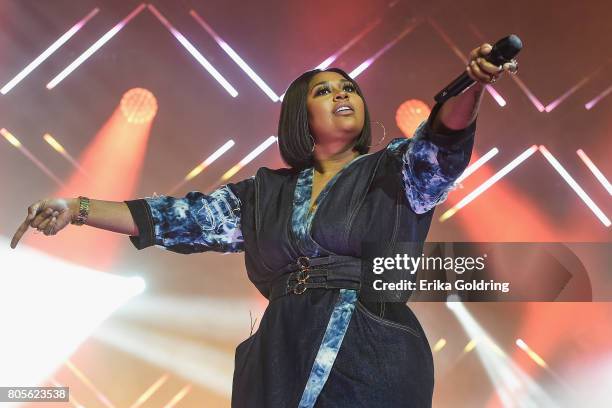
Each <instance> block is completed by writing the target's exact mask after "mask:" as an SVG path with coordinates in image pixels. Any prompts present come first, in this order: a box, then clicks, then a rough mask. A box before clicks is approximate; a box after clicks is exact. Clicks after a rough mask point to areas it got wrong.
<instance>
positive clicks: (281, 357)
mask: <svg viewBox="0 0 612 408" xmlns="http://www.w3.org/2000/svg"><path fill="white" fill-rule="evenodd" d="M490 50H491V46H490V45H489V44H483V45H482V46H481V47H478V48H475V49H474V50H473V51H472V52H471V54H470V62H469V64H468V66H467V67H466V72H467V73H468V75H469V76H470V77H471V78H472V79H474V80H475V81H476V84H475V85H474V86H472V87H471V88H469V89H468V90H467V91H466V92H464V93H462V94H461V95H459V96H457V97H454V98H451V99H450V100H448V101H447V102H445V103H443V104H437V105H436V106H435V107H434V108H433V110H432V112H431V114H430V116H429V119H428V120H427V121H426V122H424V123H422V124H421V125H420V126H419V128H418V129H417V131H416V133H415V136H414V137H413V138H410V139H408V138H397V139H393V140H392V141H391V142H390V143H388V144H387V145H386V147H385V148H383V149H381V150H379V151H377V152H376V153H370V154H368V151H369V148H370V147H371V146H372V143H371V138H370V118H369V114H368V109H367V105H366V103H365V100H364V97H363V94H362V92H361V90H360V88H359V86H358V85H357V83H356V82H355V81H354V80H353V79H351V78H350V77H349V76H348V75H347V74H346V73H345V72H344V71H342V70H340V69H335V68H331V69H327V70H325V71H320V70H313V71H308V72H306V73H304V74H302V75H301V76H300V77H299V78H297V79H296V80H295V81H293V82H292V83H291V85H290V86H289V88H288V90H287V92H286V95H285V98H284V100H283V103H282V106H281V114H280V120H279V125H278V142H279V147H280V152H281V155H282V157H283V159H284V161H285V162H286V163H287V164H288V166H289V167H288V168H283V169H278V170H271V169H268V168H260V169H259V170H258V171H257V174H256V175H255V176H253V177H251V178H249V179H246V180H243V181H240V182H237V183H230V184H227V185H224V186H221V187H220V188H218V189H217V190H215V191H213V192H211V193H210V194H203V193H201V192H197V191H192V192H189V193H188V194H187V195H186V196H185V197H183V198H174V197H170V196H154V197H146V198H144V199H138V200H132V201H125V202H110V201H101V200H90V199H88V198H85V197H79V198H76V199H71V198H64V199H61V198H55V199H46V200H42V201H38V202H36V203H34V204H32V205H31V206H30V207H29V208H28V216H27V218H26V220H25V221H24V222H23V224H22V225H21V226H20V227H19V229H18V230H17V232H16V233H15V236H14V237H13V240H12V242H11V247H13V248H15V246H16V245H17V242H18V241H19V239H20V238H21V236H22V235H23V234H24V233H25V231H26V230H27V228H28V227H32V228H36V229H37V230H39V231H42V232H44V234H45V235H54V234H56V233H57V232H59V231H60V230H61V229H63V228H64V227H66V225H68V224H70V223H72V224H76V225H83V224H87V225H89V226H92V227H96V228H102V229H106V230H109V231H114V232H118V233H122V234H128V235H130V239H131V242H132V243H133V244H134V245H135V247H136V248H137V249H139V250H140V249H143V248H146V247H148V246H151V245H157V246H161V247H164V248H166V249H168V250H170V251H174V252H178V253H182V254H189V253H194V252H204V251H218V252H242V251H244V253H245V263H246V270H247V272H248V277H249V279H250V280H251V282H253V284H254V285H255V286H256V287H257V289H258V290H259V291H260V292H261V293H262V294H263V295H264V296H265V297H266V298H267V299H268V300H269V301H270V303H269V305H268V307H267V309H266V311H265V313H264V315H263V317H262V320H261V322H260V325H259V329H258V330H257V332H256V333H255V334H253V335H251V336H250V337H249V338H248V339H246V340H245V341H243V342H242V343H240V344H239V345H238V347H237V348H236V359H235V367H234V380H233V392H232V407H236V408H238V407H262V408H276V407H278V408H286V407H318V408H323V407H325V408H327V407H351V408H354V407H369V408H371V407H385V408H393V407H429V406H431V403H432V394H433V385H434V371H433V370H434V368H433V359H432V354H431V350H430V348H429V344H428V342H427V339H426V337H425V333H424V331H423V329H422V327H421V325H420V324H419V321H418V320H417V318H416V317H415V315H414V314H413V313H412V311H411V310H410V309H409V307H408V306H407V305H406V303H405V302H385V301H371V300H368V299H364V298H362V297H360V294H361V293H362V292H361V290H360V289H361V288H362V287H363V285H364V282H362V280H361V259H360V257H361V256H362V244H363V243H364V242H369V243H370V245H371V246H372V245H373V246H374V247H373V248H371V249H372V250H373V251H375V252H377V253H381V254H392V253H393V252H394V248H396V244H398V243H401V242H421V243H422V242H424V241H425V238H426V237H427V232H428V230H429V226H430V223H431V219H432V216H433V212H434V207H435V206H436V205H437V204H439V203H440V202H442V201H444V199H445V198H446V195H447V193H448V190H449V189H450V188H451V187H452V185H453V183H454V181H455V180H456V179H457V178H458V177H459V176H460V175H461V173H462V172H463V171H464V169H465V168H466V166H467V164H468V162H469V160H470V155H471V151H472V146H473V143H474V132H475V127H476V125H475V120H476V116H477V113H478V107H479V105H480V101H481V98H482V94H483V90H484V86H485V84H488V83H492V82H495V80H496V79H497V78H498V77H499V75H501V74H502V73H503V71H505V70H510V71H514V70H515V69H516V64H515V63H514V62H512V63H508V64H505V65H504V66H503V67H497V66H494V65H492V64H490V63H488V62H486V61H485V60H484V59H483V58H482V57H483V56H485V55H487V54H488V53H489V52H490ZM376 144H378V143H376ZM376 144H374V145H376Z"/></svg>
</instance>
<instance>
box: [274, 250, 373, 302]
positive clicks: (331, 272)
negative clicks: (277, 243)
mask: <svg viewBox="0 0 612 408" xmlns="http://www.w3.org/2000/svg"><path fill="white" fill-rule="evenodd" d="M280 273H281V274H282V275H281V276H280V277H279V278H278V279H276V280H275V281H274V282H272V285H271V288H270V296H269V300H270V301H273V300H275V299H278V298H279V297H281V296H285V295H291V294H294V295H301V294H302V293H304V292H306V291H307V290H308V289H354V290H359V289H360V288H361V259H360V258H355V257H352V256H338V255H330V256H324V257H319V258H308V257H305V256H301V257H299V258H298V259H297V260H296V262H295V263H291V264H289V265H287V266H285V267H284V268H282V269H281V270H280Z"/></svg>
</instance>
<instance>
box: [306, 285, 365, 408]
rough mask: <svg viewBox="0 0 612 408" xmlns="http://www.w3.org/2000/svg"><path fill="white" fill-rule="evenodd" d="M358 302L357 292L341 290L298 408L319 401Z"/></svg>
mask: <svg viewBox="0 0 612 408" xmlns="http://www.w3.org/2000/svg"><path fill="white" fill-rule="evenodd" d="M356 301H357V291H355V290H350V289H340V295H339V296H338V301H337V302H336V305H335V307H334V310H333V312H332V315H331V318H330V319H329V322H328V323H327V329H326V330H325V334H324V335H323V340H322V341H321V347H319V351H318V352H317V356H316V357H315V361H314V364H313V365H312V370H311V371H310V376H309V377H308V382H307V384H306V388H305V389H304V393H303V394H302V399H301V400H300V404H299V406H298V407H299V408H311V407H313V406H314V404H315V402H316V401H317V398H318V397H319V394H320V393H321V390H322V389H323V386H324V385H325V382H326V381H327V378H328V377H329V373H330V372H331V369H332V366H333V365H334V362H335V361H336V356H337V355H338V351H339V350H340V346H341V345H342V340H343V339H344V335H345V334H346V330H347V329H348V326H349V323H350V321H351V316H352V315H353V310H355V302H356Z"/></svg>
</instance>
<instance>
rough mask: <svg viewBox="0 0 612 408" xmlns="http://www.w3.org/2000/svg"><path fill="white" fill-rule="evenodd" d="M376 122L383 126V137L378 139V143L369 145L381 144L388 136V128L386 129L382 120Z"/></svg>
mask: <svg viewBox="0 0 612 408" xmlns="http://www.w3.org/2000/svg"><path fill="white" fill-rule="evenodd" d="M374 123H378V124H379V125H380V127H382V128H383V137H382V139H380V140H379V141H378V143H376V144H373V145H369V146H368V147H374V146H378V145H379V144H381V143H382V141H383V140H385V137H386V136H387V129H385V125H383V124H382V122H379V121H374Z"/></svg>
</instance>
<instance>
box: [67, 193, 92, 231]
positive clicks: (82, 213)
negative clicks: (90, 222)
mask: <svg viewBox="0 0 612 408" xmlns="http://www.w3.org/2000/svg"><path fill="white" fill-rule="evenodd" d="M88 216H89V198H87V197H83V196H79V213H78V214H77V216H76V217H75V218H74V219H73V220H72V221H70V223H71V224H73V225H83V224H85V221H87V217H88Z"/></svg>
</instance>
